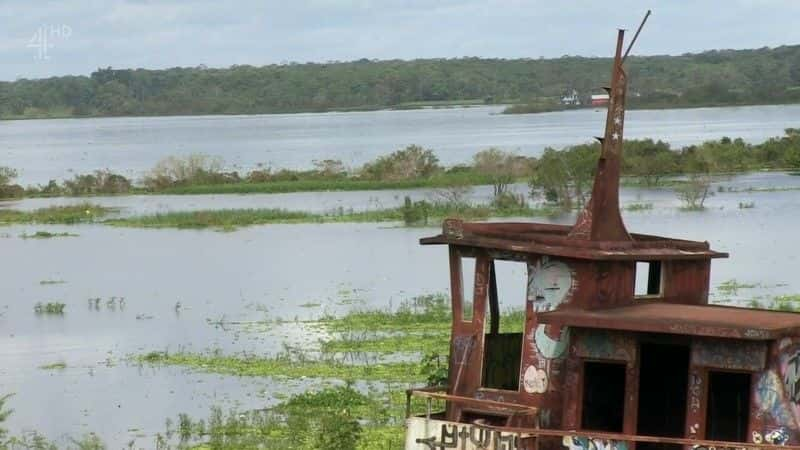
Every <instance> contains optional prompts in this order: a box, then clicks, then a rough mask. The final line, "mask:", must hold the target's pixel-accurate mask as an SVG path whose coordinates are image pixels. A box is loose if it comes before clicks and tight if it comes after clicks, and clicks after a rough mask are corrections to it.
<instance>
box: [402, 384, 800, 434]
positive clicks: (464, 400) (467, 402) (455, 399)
mask: <svg viewBox="0 0 800 450" xmlns="http://www.w3.org/2000/svg"><path fill="white" fill-rule="evenodd" d="M446 391H447V387H427V388H420V389H409V390H407V391H406V417H407V418H408V417H411V398H412V397H420V398H425V399H426V401H427V411H426V417H427V418H428V419H430V418H431V414H432V411H431V408H432V401H433V400H443V401H445V402H449V403H452V404H457V405H463V406H466V407H468V408H475V409H479V410H481V411H486V412H494V413H500V414H504V415H508V416H520V415H525V416H533V417H534V423H538V420H537V419H538V417H537V416H538V414H537V413H538V409H537V408H536V407H533V406H529V405H520V404H516V403H507V402H498V401H494V400H483V399H476V398H471V397H462V396H458V395H449V394H446V393H443V392H446ZM472 425H473V426H479V427H480V428H485V429H487V430H493V431H497V432H501V433H512V434H517V435H524V436H526V437H527V438H531V437H533V438H540V437H542V438H561V439H562V440H563V439H564V438H565V437H569V438H572V439H579V440H580V439H589V440H591V441H593V442H597V441H601V442H602V443H603V444H604V445H603V446H602V448H606V447H609V446H608V444H609V443H611V442H650V443H659V444H678V445H684V446H687V447H692V448H695V449H708V450H725V449H731V450H800V445H781V444H777V443H769V442H767V443H763V442H762V443H755V442H733V441H715V440H708V439H691V438H677V437H662V436H644V435H638V434H625V433H609V432H602V431H589V430H555V429H543V428H539V427H538V426H534V427H530V428H525V427H508V426H494V425H488V424H472ZM598 448H600V447H598Z"/></svg>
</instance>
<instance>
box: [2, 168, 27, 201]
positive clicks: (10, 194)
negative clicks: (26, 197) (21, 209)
mask: <svg viewBox="0 0 800 450" xmlns="http://www.w3.org/2000/svg"><path fill="white" fill-rule="evenodd" d="M16 178H17V171H16V170H14V169H12V168H10V167H0V198H16V197H21V196H22V195H23V194H24V193H25V189H23V188H22V186H20V185H18V184H12V183H13V181H14V180H15V179H16Z"/></svg>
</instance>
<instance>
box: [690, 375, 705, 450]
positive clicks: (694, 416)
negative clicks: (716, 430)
mask: <svg viewBox="0 0 800 450" xmlns="http://www.w3.org/2000/svg"><path fill="white" fill-rule="evenodd" d="M687 386H688V399H687V402H686V434H685V436H686V437H687V438H690V439H705V437H706V407H707V404H706V398H708V371H706V370H705V369H704V368H702V367H696V366H690V368H689V380H688V385H687Z"/></svg>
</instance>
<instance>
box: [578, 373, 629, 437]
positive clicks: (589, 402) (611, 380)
mask: <svg viewBox="0 0 800 450" xmlns="http://www.w3.org/2000/svg"><path fill="white" fill-rule="evenodd" d="M624 405H625V364H619V363H604V362H590V361H587V362H586V363H584V365H583V403H582V408H581V410H582V412H581V428H582V429H584V430H592V431H609V432H614V433H622V424H623V417H624V411H625V408H624Z"/></svg>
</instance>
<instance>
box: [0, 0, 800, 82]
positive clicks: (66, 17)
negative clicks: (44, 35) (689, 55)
mask: <svg viewBox="0 0 800 450" xmlns="http://www.w3.org/2000/svg"><path fill="white" fill-rule="evenodd" d="M2 6H3V7H2V8H0V20H2V21H3V23H4V24H5V26H4V27H3V28H2V30H0V58H2V59H3V62H4V64H3V65H2V66H0V79H14V78H16V77H19V76H24V77H29V78H30V77H44V76H51V75H62V74H88V73H89V72H91V71H93V70H94V69H96V68H97V67H99V66H113V67H147V68H163V67H172V66H176V65H181V66H195V65H198V64H201V63H203V64H207V65H209V66H228V65H231V64H253V65H261V64H268V63H277V62H281V61H286V60H293V61H309V60H311V61H325V60H352V59H358V58H362V57H366V58H382V59H384V58H385V59H388V58H405V59H409V58H428V57H458V56H485V57H507V58H513V57H539V56H545V57H557V56H561V55H564V54H572V55H585V56H597V55H609V54H610V53H611V52H612V50H613V44H614V36H615V29H616V28H617V27H626V28H629V29H633V28H635V27H636V26H637V24H638V22H639V20H640V19H641V17H642V15H643V14H644V12H645V10H646V8H648V7H649V8H652V9H653V16H652V17H651V19H650V21H649V22H648V26H647V28H646V29H645V31H644V34H643V35H642V37H641V39H640V41H639V43H638V44H637V47H636V50H635V53H638V54H681V53H686V52H696V51H702V50H706V49H713V48H757V47H763V46H777V45H783V44H794V43H798V42H800V27H796V26H795V25H796V24H795V23H794V21H795V19H794V18H796V17H798V14H800V2H795V1H790V0H761V1H756V0H736V1H731V2H719V1H710V0H699V1H692V2H689V1H670V2H664V1H660V2H659V1H656V0H618V1H615V2H596V1H590V0H575V1H571V2H566V1H565V2H552V1H539V0H482V1H479V0H458V1H457V0H439V1H434V0H425V1H423V0H383V1H378V0H351V1H343V0H339V1H337V0H303V1H292V2H286V1H265V0H238V1H236V2H222V1H218V0H214V1H212V0H191V1H186V0H184V1H179V0H166V1H147V0H128V1H123V0H109V1H99V0H71V1H37V2H35V3H34V2H30V1H23V0H7V1H5V2H2ZM60 24H65V25H68V26H69V27H71V29H72V30H73V34H72V36H70V38H69V39H62V40H58V39H53V40H51V44H52V48H50V49H49V52H48V54H49V56H50V59H48V60H46V61H41V60H36V59H34V55H35V53H36V49H34V48H29V47H28V46H27V44H28V42H29V40H30V39H31V37H32V36H33V34H34V33H35V31H36V30H37V28H38V27H40V26H44V25H46V26H50V25H60Z"/></svg>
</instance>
